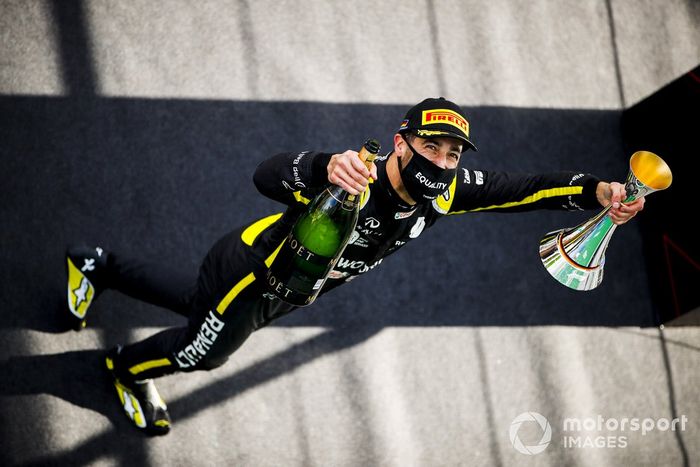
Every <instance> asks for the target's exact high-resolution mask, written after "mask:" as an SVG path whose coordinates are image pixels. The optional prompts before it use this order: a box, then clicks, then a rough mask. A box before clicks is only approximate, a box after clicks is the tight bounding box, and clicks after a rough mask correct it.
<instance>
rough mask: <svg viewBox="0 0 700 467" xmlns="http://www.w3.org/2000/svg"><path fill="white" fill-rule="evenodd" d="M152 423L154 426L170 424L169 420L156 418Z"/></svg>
mask: <svg viewBox="0 0 700 467" xmlns="http://www.w3.org/2000/svg"><path fill="white" fill-rule="evenodd" d="M153 424H154V425H155V426H170V422H169V421H167V420H156V421H155V423H153Z"/></svg>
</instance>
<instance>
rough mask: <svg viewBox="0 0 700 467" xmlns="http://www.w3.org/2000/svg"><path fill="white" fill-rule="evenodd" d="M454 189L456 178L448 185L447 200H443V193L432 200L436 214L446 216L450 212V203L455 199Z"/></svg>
mask: <svg viewBox="0 0 700 467" xmlns="http://www.w3.org/2000/svg"><path fill="white" fill-rule="evenodd" d="M456 188H457V177H456V176H455V177H454V178H453V179H452V183H450V186H449V188H448V189H447V196H448V197H447V199H446V198H445V194H444V193H443V194H441V195H440V196H438V197H437V198H435V199H434V200H433V208H434V209H435V210H436V211H437V212H439V213H441V214H447V213H448V212H449V211H450V207H452V201H453V200H454V199H455V190H456Z"/></svg>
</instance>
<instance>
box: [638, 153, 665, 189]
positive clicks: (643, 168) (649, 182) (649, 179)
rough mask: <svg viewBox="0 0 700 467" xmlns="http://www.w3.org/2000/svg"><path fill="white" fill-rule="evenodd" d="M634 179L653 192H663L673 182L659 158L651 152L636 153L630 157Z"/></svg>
mask: <svg viewBox="0 0 700 467" xmlns="http://www.w3.org/2000/svg"><path fill="white" fill-rule="evenodd" d="M630 171H631V172H632V174H633V175H634V177H635V178H636V179H637V180H639V181H640V182H641V183H642V184H644V185H645V186H647V187H649V188H651V189H652V190H654V191H660V190H665V189H666V188H668V187H670V186H671V183H672V182H673V174H672V173H671V168H670V167H669V166H668V164H667V163H666V161H664V160H663V159H662V158H661V157H660V156H658V155H657V154H655V153H653V152H651V151H637V152H635V153H634V154H632V157H630Z"/></svg>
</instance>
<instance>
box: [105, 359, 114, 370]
mask: <svg viewBox="0 0 700 467" xmlns="http://www.w3.org/2000/svg"><path fill="white" fill-rule="evenodd" d="M105 365H107V369H108V370H114V362H113V361H112V359H111V358H109V357H107V358H105Z"/></svg>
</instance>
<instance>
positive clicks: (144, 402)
mask: <svg viewBox="0 0 700 467" xmlns="http://www.w3.org/2000/svg"><path fill="white" fill-rule="evenodd" d="M120 351H121V346H117V347H116V348H114V349H112V350H110V351H109V352H108V353H107V355H106V356H105V366H106V367H107V371H108V372H109V374H110V376H111V377H112V382H113V383H114V387H115V389H116V390H117V395H118V396H119V403H120V405H121V406H122V408H123V409H124V412H125V413H126V416H127V417H128V418H129V420H131V422H132V423H133V424H134V425H136V427H137V428H139V429H140V430H143V432H144V433H146V434H147V435H150V436H162V435H167V434H168V432H169V431H170V414H168V407H167V405H165V401H164V400H163V398H162V397H160V394H158V389H156V385H155V383H154V382H153V380H152V379H147V380H144V381H126V380H123V379H121V380H120V379H119V378H118V377H117V376H116V373H115V357H116V356H117V355H118V354H119V352H120Z"/></svg>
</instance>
